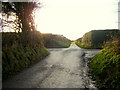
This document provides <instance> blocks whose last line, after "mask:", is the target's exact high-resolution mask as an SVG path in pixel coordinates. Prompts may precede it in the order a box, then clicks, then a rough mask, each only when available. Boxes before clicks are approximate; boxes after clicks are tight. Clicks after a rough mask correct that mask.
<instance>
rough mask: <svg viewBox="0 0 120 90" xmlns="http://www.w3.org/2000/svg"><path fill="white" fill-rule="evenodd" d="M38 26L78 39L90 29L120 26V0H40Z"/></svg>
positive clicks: (43, 31)
mask: <svg viewBox="0 0 120 90" xmlns="http://www.w3.org/2000/svg"><path fill="white" fill-rule="evenodd" d="M40 2H41V6H42V8H40V9H39V10H37V13H36V23H37V29H38V30H40V31H41V33H54V34H62V35H64V36H65V37H67V38H69V39H71V40H75V39H77V38H80V37H82V36H83V35H84V34H85V33H86V32H88V31H91V30H98V29H117V28H118V24H117V22H118V13H117V9H118V3H117V2H118V0H40Z"/></svg>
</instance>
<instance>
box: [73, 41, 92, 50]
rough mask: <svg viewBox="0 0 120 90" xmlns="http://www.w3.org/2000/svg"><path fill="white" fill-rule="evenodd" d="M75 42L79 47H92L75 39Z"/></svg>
mask: <svg viewBox="0 0 120 90" xmlns="http://www.w3.org/2000/svg"><path fill="white" fill-rule="evenodd" d="M75 44H76V45H77V46H78V47H80V48H86V49H92V47H91V46H89V45H85V44H82V43H81V42H78V41H76V42H75Z"/></svg>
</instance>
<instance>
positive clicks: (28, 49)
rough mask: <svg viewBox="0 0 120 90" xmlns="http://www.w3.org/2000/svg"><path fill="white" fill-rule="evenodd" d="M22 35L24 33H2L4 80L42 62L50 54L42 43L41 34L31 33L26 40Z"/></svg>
mask: <svg viewBox="0 0 120 90" xmlns="http://www.w3.org/2000/svg"><path fill="white" fill-rule="evenodd" d="M21 35H22V33H15V32H6V33H2V36H3V37H2V39H3V40H2V44H3V48H2V69H3V71H2V74H3V80H4V79H6V78H8V77H9V76H11V75H14V74H16V73H17V72H19V71H21V70H22V69H24V68H26V67H28V66H30V65H31V64H34V63H36V62H38V61H40V60H41V59H43V58H44V57H45V56H47V55H48V54H49V53H48V51H47V50H46V49H45V47H44V46H43V44H42V42H41V40H42V39H41V34H40V33H39V32H37V31H32V32H29V33H28V36H27V37H28V39H25V40H23V39H24V37H22V36H21ZM8 38H9V39H8Z"/></svg>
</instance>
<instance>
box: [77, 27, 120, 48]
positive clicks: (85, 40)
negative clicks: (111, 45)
mask: <svg viewBox="0 0 120 90" xmlns="http://www.w3.org/2000/svg"><path fill="white" fill-rule="evenodd" d="M118 32H119V30H117V29H108V30H92V31H90V32H87V33H85V34H84V35H83V37H82V38H79V39H77V40H76V43H77V45H78V46H80V47H82V48H95V49H101V48H103V47H102V46H103V44H104V42H106V41H108V40H111V39H112V37H114V36H116V35H117V33H118Z"/></svg>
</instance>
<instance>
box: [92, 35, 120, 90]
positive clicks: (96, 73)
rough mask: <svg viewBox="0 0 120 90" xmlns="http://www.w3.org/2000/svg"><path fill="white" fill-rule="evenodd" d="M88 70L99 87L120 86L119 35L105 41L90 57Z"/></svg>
mask: <svg viewBox="0 0 120 90" xmlns="http://www.w3.org/2000/svg"><path fill="white" fill-rule="evenodd" d="M90 72H91V73H92V76H93V78H95V80H96V81H97V84H98V85H99V86H100V88H115V89H118V88H120V37H117V38H114V39H113V40H112V41H108V42H106V43H105V45H104V48H103V49H102V50H101V51H100V53H99V54H97V55H96V56H95V57H94V58H93V59H92V61H91V63H90Z"/></svg>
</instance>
